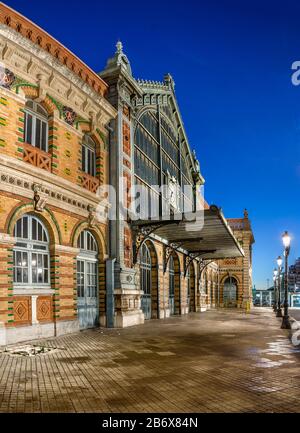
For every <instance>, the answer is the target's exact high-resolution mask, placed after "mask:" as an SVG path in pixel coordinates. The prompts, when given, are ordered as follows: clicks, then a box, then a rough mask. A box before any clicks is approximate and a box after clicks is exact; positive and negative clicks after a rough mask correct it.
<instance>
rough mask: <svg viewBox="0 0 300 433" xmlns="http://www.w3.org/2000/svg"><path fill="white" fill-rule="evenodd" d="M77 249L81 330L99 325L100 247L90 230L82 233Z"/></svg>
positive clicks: (78, 301) (78, 304) (78, 303)
mask: <svg viewBox="0 0 300 433" xmlns="http://www.w3.org/2000/svg"><path fill="white" fill-rule="evenodd" d="M77 247H78V248H79V249H80V252H79V255H78V257H77V308H78V318H79V323H80V328H81V329H87V328H93V327H94V326H96V325H97V323H98V317H99V311H98V246H97V242H96V240H95V238H94V236H93V235H92V233H91V232H89V231H88V230H84V231H83V232H81V234H80V236H79V238H78V242H77Z"/></svg>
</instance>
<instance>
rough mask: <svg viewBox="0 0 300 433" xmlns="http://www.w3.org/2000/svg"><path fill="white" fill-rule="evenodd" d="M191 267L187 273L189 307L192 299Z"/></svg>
mask: <svg viewBox="0 0 300 433" xmlns="http://www.w3.org/2000/svg"><path fill="white" fill-rule="evenodd" d="M190 266H192V264H190V265H189V267H188V268H187V271H186V296H187V304H188V305H189V303H190V299H191V273H190Z"/></svg>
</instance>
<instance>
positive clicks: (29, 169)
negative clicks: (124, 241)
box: [0, 154, 108, 217]
mask: <svg viewBox="0 0 300 433" xmlns="http://www.w3.org/2000/svg"><path fill="white" fill-rule="evenodd" d="M34 185H40V186H41V192H42V193H43V194H45V195H46V196H47V204H50V205H52V206H55V207H57V208H60V209H63V210H66V211H68V212H73V213H75V214H77V215H82V216H84V217H87V216H88V215H89V213H90V210H89V209H90V205H92V206H94V207H95V208H97V212H100V213H102V212H104V211H105V208H106V207H107V206H108V203H107V202H106V201H105V200H101V198H100V197H99V196H98V195H96V194H93V193H91V192H89V191H88V190H86V189H84V188H82V187H80V186H79V185H76V184H73V183H72V182H70V181H68V180H65V179H63V178H61V177H59V176H56V175H54V174H52V173H48V172H47V171H45V170H41V169H39V168H36V167H34V166H32V165H29V164H28V163H26V162H23V161H19V160H17V159H16V158H12V157H9V156H7V155H3V154H1V155H0V190H2V191H6V192H9V193H12V194H17V195H20V196H23V197H26V198H28V199H32V200H33V197H34V192H33V187H34Z"/></svg>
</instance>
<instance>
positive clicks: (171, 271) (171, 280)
mask: <svg viewBox="0 0 300 433" xmlns="http://www.w3.org/2000/svg"><path fill="white" fill-rule="evenodd" d="M169 291H170V296H174V294H175V271H174V259H173V257H172V256H171V257H170V259H169Z"/></svg>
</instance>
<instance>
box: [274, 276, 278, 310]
mask: <svg viewBox="0 0 300 433" xmlns="http://www.w3.org/2000/svg"><path fill="white" fill-rule="evenodd" d="M277 275H278V270H277V269H276V268H275V269H274V271H273V281H274V304H273V311H274V313H275V312H276V311H277V287H276V281H277Z"/></svg>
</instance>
